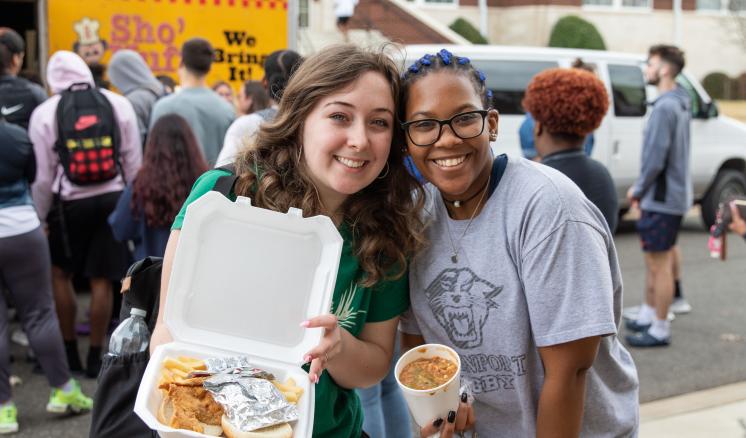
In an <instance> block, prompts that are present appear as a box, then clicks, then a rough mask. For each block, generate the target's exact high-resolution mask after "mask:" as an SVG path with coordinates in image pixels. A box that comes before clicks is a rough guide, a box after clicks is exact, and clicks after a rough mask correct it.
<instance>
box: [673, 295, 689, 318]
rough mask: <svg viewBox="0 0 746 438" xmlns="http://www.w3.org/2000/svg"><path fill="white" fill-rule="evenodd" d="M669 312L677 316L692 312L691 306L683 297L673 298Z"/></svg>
mask: <svg viewBox="0 0 746 438" xmlns="http://www.w3.org/2000/svg"><path fill="white" fill-rule="evenodd" d="M670 310H671V312H673V313H675V314H677V315H686V314H687V313H689V312H691V311H692V305H691V304H689V302H687V301H686V298H684V297H681V298H674V299H673V302H672V303H671V308H670Z"/></svg>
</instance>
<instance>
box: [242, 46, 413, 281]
mask: <svg viewBox="0 0 746 438" xmlns="http://www.w3.org/2000/svg"><path fill="white" fill-rule="evenodd" d="M367 72H376V73H380V74H381V75H382V76H383V77H384V78H386V81H387V82H388V83H389V85H390V87H391V96H392V98H393V99H394V103H395V106H394V108H396V104H397V103H398V95H399V74H398V71H397V68H396V65H395V64H394V62H393V61H392V60H391V58H390V57H389V56H388V55H387V54H386V53H385V51H384V50H383V49H381V50H379V51H368V50H364V49H360V48H358V47H355V46H352V45H338V46H333V47H329V48H325V49H324V50H323V51H321V52H319V53H317V54H315V55H313V56H311V57H309V58H308V59H306V60H305V61H304V62H303V64H301V66H300V67H299V68H298V70H297V71H296V72H295V73H294V74H293V76H292V77H291V78H290V81H289V82H288V85H287V87H286V88H285V90H284V92H283V94H282V98H281V100H280V105H279V109H278V112H277V116H276V118H275V119H274V120H273V121H272V122H270V123H265V124H263V125H262V126H261V128H260V130H259V133H258V134H257V136H256V140H255V145H256V147H255V148H252V149H249V150H244V151H243V153H241V154H240V155H239V156H238V157H237V158H236V174H237V175H238V179H237V182H236V186H235V192H236V194H237V195H244V196H251V197H252V198H253V202H254V203H255V205H257V206H259V207H263V208H267V209H270V210H275V211H282V212H284V211H287V210H288V208H289V207H296V208H300V209H302V210H303V213H304V216H313V215H319V214H328V213H332V212H325V211H323V206H322V204H321V201H320V199H319V197H318V194H317V190H316V188H315V187H314V185H313V182H312V180H311V178H310V176H309V172H308V169H307V167H306V165H305V163H304V161H303V159H302V158H300V159H299V157H301V155H302V151H301V134H302V132H303V124H304V122H305V120H306V118H307V117H308V115H309V114H310V113H311V111H312V110H313V109H314V108H315V107H316V104H317V103H318V102H319V101H320V100H321V99H322V98H324V97H326V96H329V95H330V94H334V93H336V92H338V91H341V90H343V89H344V88H345V87H348V86H350V85H351V84H352V83H353V82H354V81H355V80H357V79H358V78H359V77H360V76H362V75H363V74H364V73H367ZM392 129H393V127H392ZM394 132H395V135H394V137H393V140H392V142H393V144H392V146H391V151H390V153H389V156H388V160H387V162H388V166H387V167H388V168H389V171H388V173H386V172H384V174H383V175H382V177H379V178H378V179H375V180H374V181H373V182H372V183H370V184H369V185H368V186H367V187H365V188H364V189H362V190H360V191H359V192H357V193H355V194H353V195H350V196H349V197H347V199H346V200H345V202H344V203H343V204H342V206H341V207H340V209H341V212H340V213H341V215H342V222H343V223H344V224H345V225H346V226H347V227H349V230H350V232H351V234H352V245H353V252H354V253H355V256H356V257H357V259H358V261H359V263H360V266H361V267H362V269H363V271H364V272H365V275H364V276H363V278H361V281H360V282H361V284H362V285H363V286H366V287H370V286H373V285H375V284H376V283H377V282H379V281H381V280H387V279H393V278H399V277H401V275H403V274H404V273H405V272H406V269H407V260H408V258H409V257H410V256H412V255H413V254H414V253H415V251H416V250H417V249H419V248H420V246H421V244H422V243H423V242H424V237H423V234H422V229H423V226H422V222H421V220H420V211H421V209H422V206H423V199H424V196H423V194H424V192H423V189H422V187H421V186H420V185H419V184H418V183H417V181H416V180H415V179H414V178H413V177H412V176H411V175H410V174H409V172H408V171H407V169H406V168H405V166H404V143H403V141H402V137H401V136H400V135H397V134H396V131H394ZM257 173H259V174H260V175H259V177H257ZM384 175H385V176H384Z"/></svg>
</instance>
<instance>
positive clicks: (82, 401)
mask: <svg viewBox="0 0 746 438" xmlns="http://www.w3.org/2000/svg"><path fill="white" fill-rule="evenodd" d="M92 407H93V400H91V398H90V397H88V396H86V395H85V394H83V391H81V390H80V384H79V383H78V381H77V380H75V379H73V389H72V390H71V391H69V392H65V391H63V390H61V389H57V388H53V389H52V394H50V395H49V403H47V412H52V413H54V414H65V413H67V412H72V413H74V414H79V413H81V412H86V411H90V410H91V408H92Z"/></svg>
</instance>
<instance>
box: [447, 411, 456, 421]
mask: <svg viewBox="0 0 746 438" xmlns="http://www.w3.org/2000/svg"><path fill="white" fill-rule="evenodd" d="M454 421H456V411H448V422H449V423H453V422H454Z"/></svg>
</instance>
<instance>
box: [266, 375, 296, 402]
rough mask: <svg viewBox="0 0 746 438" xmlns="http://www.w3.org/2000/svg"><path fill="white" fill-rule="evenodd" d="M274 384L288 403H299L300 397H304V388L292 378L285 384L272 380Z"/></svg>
mask: <svg viewBox="0 0 746 438" xmlns="http://www.w3.org/2000/svg"><path fill="white" fill-rule="evenodd" d="M272 384H273V385H275V387H277V389H279V390H280V392H281V393H282V395H283V396H284V397H285V399H286V400H287V401H288V403H293V404H295V403H298V400H299V399H300V396H301V395H303V388H301V387H300V386H298V385H297V384H296V383H295V380H293V378H292V377H290V378H288V379H287V380H285V383H280V382H279V381H277V380H272Z"/></svg>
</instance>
